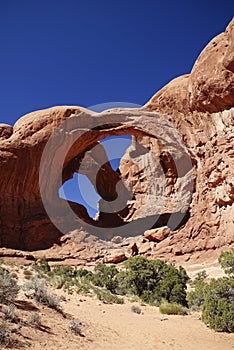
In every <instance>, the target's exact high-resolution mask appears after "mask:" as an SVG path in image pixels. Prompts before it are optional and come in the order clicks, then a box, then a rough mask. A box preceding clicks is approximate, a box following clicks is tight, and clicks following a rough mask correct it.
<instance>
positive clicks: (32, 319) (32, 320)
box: [27, 312, 42, 327]
mask: <svg viewBox="0 0 234 350" xmlns="http://www.w3.org/2000/svg"><path fill="white" fill-rule="evenodd" d="M27 323H28V324H30V325H32V326H35V327H40V326H41V324H42V323H41V315H40V314H39V313H38V312H33V313H32V314H31V315H30V316H29V318H28V320H27Z"/></svg>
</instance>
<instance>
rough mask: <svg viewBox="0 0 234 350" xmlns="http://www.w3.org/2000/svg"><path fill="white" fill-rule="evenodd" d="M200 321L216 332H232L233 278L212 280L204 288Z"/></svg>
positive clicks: (233, 314) (233, 326) (233, 318)
mask: <svg viewBox="0 0 234 350" xmlns="http://www.w3.org/2000/svg"><path fill="white" fill-rule="evenodd" d="M202 320H203V322H204V323H206V324H207V325H209V326H210V328H212V329H214V330H215V331H218V332H234V278H232V277H222V278H218V279H217V280H216V279H212V280H211V282H210V284H209V285H208V286H207V288H206V292H205V300H204V304H203V310H202Z"/></svg>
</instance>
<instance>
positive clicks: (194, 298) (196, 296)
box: [187, 270, 208, 310]
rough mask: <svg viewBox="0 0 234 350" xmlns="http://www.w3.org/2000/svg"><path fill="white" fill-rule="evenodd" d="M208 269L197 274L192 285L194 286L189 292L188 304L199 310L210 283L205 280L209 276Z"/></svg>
mask: <svg viewBox="0 0 234 350" xmlns="http://www.w3.org/2000/svg"><path fill="white" fill-rule="evenodd" d="M207 277H208V276H207V273H206V271H204V270H203V271H200V272H198V274H197V275H196V277H195V279H194V281H192V282H191V286H192V287H193V288H194V289H193V290H191V291H190V292H189V293H188V294H187V301H188V306H189V308H191V309H195V310H199V309H201V308H202V305H203V303H204V300H205V293H206V288H207V286H208V284H207V283H206V282H205V279H206V278H207Z"/></svg>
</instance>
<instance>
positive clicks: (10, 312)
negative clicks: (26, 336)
mask: <svg viewBox="0 0 234 350" xmlns="http://www.w3.org/2000/svg"><path fill="white" fill-rule="evenodd" d="M2 312H3V313H4V319H5V320H7V321H10V322H18V320H19V315H18V313H17V312H16V307H15V305H13V304H10V305H4V306H3V307H2Z"/></svg>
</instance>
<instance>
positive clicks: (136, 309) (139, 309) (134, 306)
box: [131, 305, 141, 315]
mask: <svg viewBox="0 0 234 350" xmlns="http://www.w3.org/2000/svg"><path fill="white" fill-rule="evenodd" d="M131 311H132V312H134V313H135V314H139V315H140V314H141V308H140V307H139V306H136V305H132V307H131Z"/></svg>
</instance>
